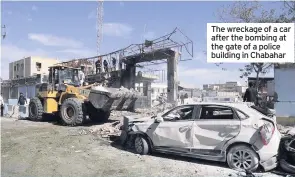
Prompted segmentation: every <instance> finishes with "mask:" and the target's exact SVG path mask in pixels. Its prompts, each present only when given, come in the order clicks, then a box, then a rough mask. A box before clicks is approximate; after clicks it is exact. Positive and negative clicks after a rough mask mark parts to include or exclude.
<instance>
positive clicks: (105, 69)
mask: <svg viewBox="0 0 295 177" xmlns="http://www.w3.org/2000/svg"><path fill="white" fill-rule="evenodd" d="M108 65H109V64H108V62H107V60H104V61H103V66H104V72H106V73H107V72H109V68H108Z"/></svg>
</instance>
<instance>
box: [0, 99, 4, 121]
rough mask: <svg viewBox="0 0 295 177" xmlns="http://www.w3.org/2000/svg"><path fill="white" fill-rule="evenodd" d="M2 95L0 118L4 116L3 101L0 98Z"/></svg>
mask: <svg viewBox="0 0 295 177" xmlns="http://www.w3.org/2000/svg"><path fill="white" fill-rule="evenodd" d="M2 95H3V94H2V93H1V95H0V105H1V117H3V114H4V100H3V97H2Z"/></svg>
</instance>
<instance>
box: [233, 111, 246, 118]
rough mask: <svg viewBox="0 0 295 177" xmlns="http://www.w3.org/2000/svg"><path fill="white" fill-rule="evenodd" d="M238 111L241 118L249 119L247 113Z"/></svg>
mask: <svg viewBox="0 0 295 177" xmlns="http://www.w3.org/2000/svg"><path fill="white" fill-rule="evenodd" d="M236 112H237V114H238V116H239V118H240V119H247V118H248V117H249V116H248V115H246V114H245V113H243V112H242V111H240V110H236Z"/></svg>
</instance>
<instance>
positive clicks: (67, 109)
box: [60, 98, 85, 126]
mask: <svg viewBox="0 0 295 177" xmlns="http://www.w3.org/2000/svg"><path fill="white" fill-rule="evenodd" d="M60 117H61V120H62V121H63V123H64V124H66V125H70V126H77V125H82V124H83V122H84V120H85V114H84V111H83V103H82V102H81V101H80V100H79V99H77V98H68V99H66V100H65V101H64V102H63V104H62V106H61V108H60Z"/></svg>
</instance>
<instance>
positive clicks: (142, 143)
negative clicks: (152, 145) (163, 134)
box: [134, 135, 149, 155]
mask: <svg viewBox="0 0 295 177" xmlns="http://www.w3.org/2000/svg"><path fill="white" fill-rule="evenodd" d="M134 149H135V152H136V153H137V154H140V155H146V154H148V153H149V145H148V141H147V140H146V138H144V137H143V136H141V135H138V136H136V138H135V139H134Z"/></svg>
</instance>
